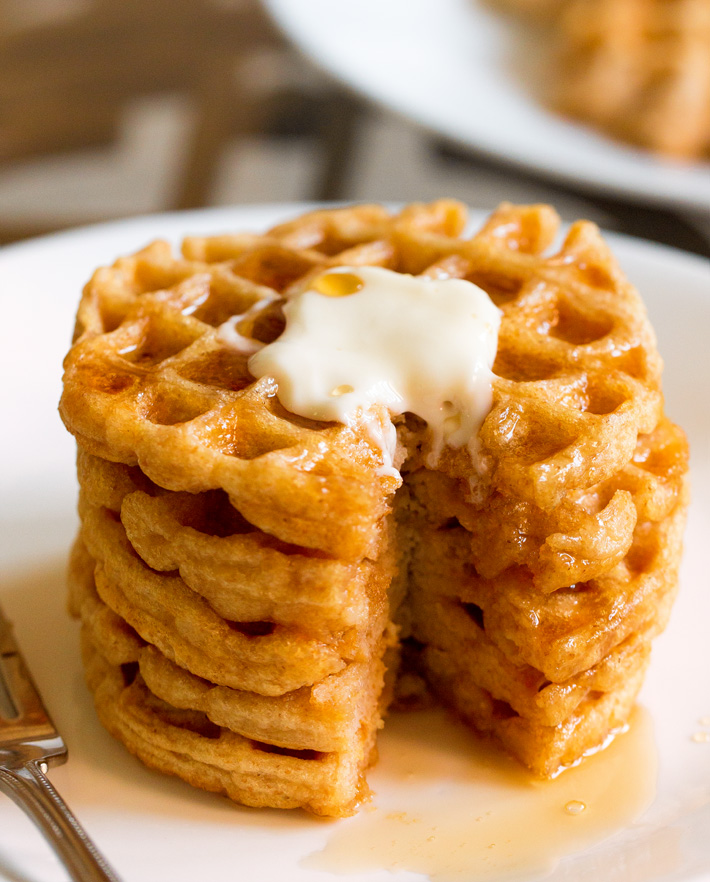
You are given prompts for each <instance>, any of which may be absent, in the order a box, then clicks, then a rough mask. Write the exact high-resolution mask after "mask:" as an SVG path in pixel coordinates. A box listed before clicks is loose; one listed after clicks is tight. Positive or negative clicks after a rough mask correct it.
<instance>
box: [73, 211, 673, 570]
mask: <svg viewBox="0 0 710 882" xmlns="http://www.w3.org/2000/svg"><path fill="white" fill-rule="evenodd" d="M355 211H357V210H355ZM360 211H361V215H357V216H356V219H355V220H354V219H353V210H349V209H344V210H341V211H340V212H339V211H337V210H333V211H327V212H317V213H315V214H311V215H309V216H306V217H305V218H303V219H302V220H301V221H299V222H294V223H293V224H291V225H285V226H283V227H279V228H277V229H275V230H272V231H271V232H270V233H268V234H266V236H265V237H263V238H261V237H256V239H255V238H254V237H247V239H246V240H245V238H244V237H234V240H233V242H231V248H230V240H229V239H225V238H224V237H222V238H221V239H220V240H219V244H218V247H217V248H216V250H212V251H211V250H210V247H209V246H208V245H205V244H204V243H200V242H198V241H195V240H192V241H188V243H187V244H186V246H185V250H186V253H187V254H189V255H195V254H199V255H201V256H203V257H206V258H208V259H209V258H210V257H215V255H216V257H218V258H219V261H220V262H219V263H218V264H217V265H216V266H215V265H214V264H211V263H209V262H202V261H196V260H187V259H186V258H182V259H181V258H174V259H172V261H171V260H170V258H169V256H168V247H167V246H166V245H155V246H152V247H151V248H149V249H147V250H145V251H143V252H141V253H139V254H138V255H136V256H135V257H133V258H124V259H123V260H122V261H119V262H117V264H116V265H115V266H114V267H112V268H110V269H104V270H101V271H99V272H98V273H97V274H96V275H95V276H94V278H93V279H92V281H91V282H90V283H89V284H88V285H87V287H86V290H85V293H84V297H83V301H82V305H81V306H80V310H79V320H78V325H77V341H76V343H75V345H74V346H73V347H72V349H71V351H70V353H69V355H68V356H67V358H66V361H65V376H64V392H63V395H62V400H61V404H60V412H61V415H62V418H63V419H64V421H65V423H66V425H67V427H68V428H69V430H70V431H71V432H72V433H73V434H74V435H75V436H76V438H77V440H78V441H79V443H80V445H81V446H82V447H83V448H84V449H86V450H88V451H89V452H90V453H93V454H94V455H96V456H99V457H101V458H104V459H109V460H112V461H114V462H115V461H119V462H124V463H125V464H127V465H129V466H135V465H139V466H140V468H141V470H142V472H143V473H144V474H145V475H147V477H148V478H150V479H151V480H152V481H154V482H155V483H156V484H159V485H160V486H161V487H164V488H166V489H169V490H180V491H187V492H190V493H195V492H201V491H206V490H213V489H219V488H221V489H223V490H225V491H226V493H227V494H228V496H229V498H230V500H231V502H232V504H233V505H234V507H235V508H236V509H237V510H238V511H239V512H240V513H241V514H242V515H243V516H244V517H245V518H246V520H248V521H249V522H250V523H253V524H255V525H256V526H258V527H259V528H260V529H262V530H264V531H265V532H267V533H270V534H272V535H275V536H277V537H278V538H280V539H282V540H283V541H285V542H291V543H296V544H299V545H307V546H308V547H311V548H316V549H321V550H323V551H326V552H327V553H329V554H332V555H334V556H338V557H349V558H356V557H362V556H364V555H368V554H373V553H376V552H375V548H376V546H377V542H378V539H379V535H378V531H377V525H378V524H379V522H380V521H381V519H382V518H383V516H384V515H385V513H386V511H387V505H386V499H387V496H388V495H389V493H391V492H393V491H394V490H395V489H396V486H397V483H396V480H395V479H394V478H392V477H389V476H380V475H378V468H379V467H380V466H381V464H382V459H381V454H380V453H379V451H378V450H377V449H376V448H373V442H372V441H371V439H370V438H369V436H368V433H367V432H366V430H365V429H364V427H362V428H357V427H355V428H351V427H347V426H340V425H333V424H327V423H322V424H314V423H311V422H309V421H307V420H303V419H300V418H297V417H294V416H293V415H290V414H288V413H287V412H285V411H284V410H283V408H282V407H281V406H280V405H279V403H278V398H277V397H276V395H275V389H274V387H273V383H272V382H270V381H269V380H268V378H265V379H263V380H259V381H256V382H255V381H254V380H253V378H251V377H250V376H249V374H248V371H247V367H246V357H245V356H244V355H243V354H241V353H239V352H236V351H234V350H230V349H229V347H227V346H225V344H224V343H222V342H221V341H220V337H219V334H218V332H217V327H218V326H219V324H221V322H222V321H224V320H225V319H226V318H227V316H228V315H229V314H232V313H237V314H239V313H240V312H244V311H245V310H247V309H249V308H250V307H252V306H253V305H254V304H255V303H256V302H259V300H260V299H261V300H266V304H265V305H264V307H263V309H262V315H263V322H262V323H261V325H260V318H259V317H257V318H256V319H254V320H253V322H252V330H251V332H252V333H253V334H254V335H255V336H256V337H257V338H258V339H266V340H269V339H273V337H274V336H276V334H277V333H278V326H277V327H275V326H274V322H275V319H274V311H275V310H276V307H275V306H274V302H275V301H277V300H278V298H279V297H280V296H288V289H289V286H293V285H297V283H298V282H299V279H301V278H302V277H304V276H305V277H306V278H309V277H310V276H309V273H310V274H311V275H312V273H313V268H314V267H316V268H317V269H322V268H324V267H326V266H333V265H343V264H346V265H348V264H350V265H352V264H357V263H358V262H366V263H372V262H374V261H375V260H376V262H377V264H378V265H382V266H386V267H388V268H394V269H396V270H398V271H401V272H408V273H415V274H416V273H424V272H429V273H442V272H446V273H447V274H448V275H449V276H458V277H464V278H468V279H470V280H471V281H473V282H475V283H476V284H478V285H479V286H481V287H482V288H483V289H484V290H486V291H487V292H488V293H489V294H490V296H491V297H492V299H493V300H494V302H495V303H496V304H497V305H499V306H500V307H501V309H502V311H503V318H502V323H501V331H500V336H499V346H498V357H497V360H496V363H495V365H494V372H495V374H496V375H497V377H498V379H497V380H496V382H495V385H494V403H493V408H492V410H491V412H490V414H489V415H488V417H487V418H486V420H485V422H484V424H483V427H482V429H481V432H480V440H481V454H482V462H483V463H484V470H483V471H484V473H483V475H481V474H477V475H476V478H477V480H478V483H479V484H481V486H482V488H490V489H493V490H498V491H500V492H503V493H507V494H515V495H517V496H518V497H519V498H521V499H524V500H526V501H530V502H534V503H535V504H536V505H538V506H539V507H541V508H542V509H544V510H549V509H551V508H554V506H555V505H557V504H559V502H560V501H561V500H562V499H563V498H564V496H565V495H566V493H568V492H569V491H570V490H572V489H579V488H580V487H588V486H592V485H594V484H596V483H599V482H600V481H603V480H606V479H607V478H609V477H611V476H612V475H613V474H614V473H615V472H616V471H618V469H619V468H622V467H623V466H624V465H625V464H626V463H628V462H629V460H630V459H631V457H632V455H633V451H634V448H635V446H636V440H637V436H638V434H639V433H640V432H642V433H644V432H650V431H652V430H653V428H654V427H655V425H656V423H657V421H658V418H659V416H660V410H661V403H662V402H661V393H660V388H659V379H660V359H659V358H658V355H657V352H656V348H655V341H654V337H653V333H652V331H651V328H650V326H649V324H648V321H647V319H646V315H645V310H644V309H643V306H642V304H641V302H640V300H639V298H638V295H637V294H636V292H635V291H634V290H633V289H632V288H631V286H630V285H629V284H628V282H626V281H625V279H624V278H623V276H622V274H621V272H620V271H619V269H618V267H617V266H616V264H615V262H614V260H613V258H612V256H611V254H610V253H609V251H608V249H607V248H606V246H605V245H604V243H603V242H602V240H601V238H600V236H599V234H598V231H597V230H596V228H595V227H594V226H593V225H592V224H588V223H579V224H576V225H574V226H573V228H572V229H571V231H570V233H569V234H568V235H567V237H566V239H565V242H564V244H563V245H562V247H561V249H560V250H558V251H557V252H556V253H554V254H552V255H544V254H543V253H542V252H543V251H544V249H546V248H547V247H548V246H549V244H550V242H551V240H552V238H553V237H554V235H555V233H556V229H557V220H556V217H555V216H554V214H552V213H551V210H549V209H545V208H542V207H531V208H522V209H521V208H515V207H512V206H504V207H502V208H501V209H499V210H498V211H497V212H496V213H495V214H494V215H493V217H492V218H491V219H490V220H489V222H488V223H487V224H486V225H485V226H484V227H483V229H482V230H481V231H479V232H478V233H477V234H476V235H475V236H474V237H473V238H471V239H466V238H461V237H460V236H458V235H456V233H457V232H458V231H459V230H460V228H461V227H462V225H463V223H464V220H465V216H464V213H463V209H462V208H461V207H460V206H458V205H457V204H450V203H437V204H435V205H434V207H417V206H414V207H412V208H410V209H408V210H407V211H405V212H402V213H401V214H400V215H394V216H389V215H388V214H387V213H386V212H385V211H384V209H380V210H379V211H376V210H375V209H373V208H369V207H365V208H363V209H361V210H360ZM294 242H300V243H305V244H307V246H308V247H307V248H304V247H303V245H301V246H300V247H299V248H295V247H294V245H293V244H292V243H294ZM342 249H344V250H342ZM284 252H287V254H292V255H294V256H293V259H292V260H291V262H289V261H287V260H286V257H285V256H284ZM296 258H298V260H296ZM284 262H285V263H286V266H287V267H288V268H289V270H290V272H286V271H282V272H280V273H277V278H276V279H274V272H275V271H274V266H275V265H276V266H278V267H282V266H283V265H284ZM240 273H244V274H245V275H246V278H242V277H241V276H240V275H239V274H240ZM180 278H183V279H184V281H178V282H177V283H175V282H176V280H177V279H180ZM269 282H271V283H273V284H275V285H276V284H278V286H277V287H276V288H274V289H271V290H270V292H269V294H268V296H266V297H264V296H262V295H263V294H264V286H265V285H266V284H268V283H269ZM171 283H172V285H171ZM276 324H277V323H276ZM464 458H465V454H464V453H463V452H461V451H450V452H449V453H448V455H447V453H446V452H445V455H444V457H443V462H442V469H443V470H445V471H447V470H448V471H450V472H456V474H457V475H460V474H461V472H466V473H467V474H468V476H469V477H473V476H474V475H473V473H474V468H473V465H472V464H471V463H470V461H468V462H467V461H465V460H464ZM462 460H464V461H462ZM447 464H448V465H447Z"/></svg>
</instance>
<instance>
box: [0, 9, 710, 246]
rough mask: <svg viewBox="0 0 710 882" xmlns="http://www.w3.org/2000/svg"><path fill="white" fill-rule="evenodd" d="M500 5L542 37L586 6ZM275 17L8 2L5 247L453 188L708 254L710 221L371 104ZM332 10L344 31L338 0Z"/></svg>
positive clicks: (0, 150) (0, 239)
mask: <svg viewBox="0 0 710 882" xmlns="http://www.w3.org/2000/svg"><path fill="white" fill-rule="evenodd" d="M478 2H479V0H476V3H478ZM485 2H486V3H487V4H488V5H490V4H491V3H493V2H495V6H496V8H500V7H502V6H505V7H507V8H508V9H513V10H514V11H521V10H524V11H525V12H526V13H529V14H527V15H525V16H523V17H522V18H523V21H525V22H527V24H526V25H525V27H526V28H529V29H530V34H531V37H530V39H533V36H532V35H533V34H536V33H537V32H538V29H537V25H536V24H535V22H534V21H533V20H534V19H535V18H541V19H543V20H545V19H546V18H548V19H549V17H553V18H556V16H557V11H558V10H559V9H560V8H561V7H567V6H568V5H569V4H570V2H572V0H485ZM649 2H650V0H649ZM676 2H677V0H676ZM701 2H710V0H701ZM365 5H366V4H365ZM302 8H303V10H305V11H307V10H308V9H309V8H310V7H309V6H308V5H307V4H304V6H303V7H302ZM475 8H476V6H475V5H473V0H472V6H471V9H472V10H473V9H475ZM452 9H453V7H452V6H451V5H450V3H442V6H441V7H440V14H441V16H442V17H444V18H445V17H446V16H451V14H452ZM269 13H271V14H273V9H272V4H270V3H266V2H264V0H261V2H260V0H0V244H2V243H7V242H11V241H14V240H17V239H21V238H25V237H28V236H33V235H37V234H42V233H45V232H52V231H54V230H58V229H62V228H65V227H71V226H77V225H82V224H86V223H92V222H95V221H103V220H110V219H113V218H119V217H126V216H135V215H139V214H146V213H153V212H157V211H165V210H171V209H179V208H199V207H203V206H214V205H231V204H240V205H244V204H248V203H283V202H290V201H311V200H316V201H319V200H332V199H335V200H347V201H359V200H362V201H385V202H386V201H391V202H408V201H413V200H431V199H436V198H439V197H441V196H442V195H450V196H455V197H456V198H458V199H460V200H462V201H464V202H467V203H468V204H470V205H472V206H477V207H481V208H486V207H488V208H492V207H493V206H495V205H497V204H498V203H499V202H500V201H501V200H503V199H506V200H509V201H512V202H518V203H536V202H547V203H551V204H554V205H555V207H556V208H557V209H558V211H559V212H560V214H561V215H562V217H563V218H567V219H574V218H577V217H586V218H588V219H590V220H592V221H595V222H597V223H598V224H600V225H602V226H604V227H607V228H608V229H617V230H621V231H624V232H631V233H633V234H634V235H641V236H646V237H648V238H651V239H655V240H656V241H662V242H671V243H673V244H675V245H677V246H680V247H684V248H687V249H689V250H692V251H696V252H699V253H702V254H706V253H707V251H708V240H707V234H706V232H705V227H706V224H705V223H702V231H701V232H697V231H696V228H695V226H696V225H695V221H694V220H693V219H692V218H690V219H686V218H683V219H680V218H679V217H678V215H677V213H675V212H668V211H666V212H664V211H658V210H657V211H654V212H649V211H645V210H643V209H642V210H639V207H638V206H634V205H625V204H623V203H622V202H619V201H618V200H614V199H611V198H607V197H606V196H605V195H604V194H603V192H601V191H598V190H597V189H596V188H595V189H594V190H592V191H589V190H588V191H587V193H586V194H585V193H584V192H583V190H582V189H581V188H579V189H577V188H572V187H570V186H567V185H565V184H564V183H558V182H556V181H555V179H554V176H550V175H549V174H545V175H543V174H540V175H538V174H536V173H534V172H532V173H531V171H530V170H523V168H522V167H516V166H515V165H512V164H510V163H506V162H505V161H504V160H505V157H503V158H499V157H496V156H491V155H489V154H485V153H483V152H481V151H477V150H474V149H472V148H471V147H470V146H469V145H465V144H461V143H456V144H453V143H452V142H450V141H448V140H447V139H446V138H445V137H442V136H440V134H439V133H437V132H436V131H435V130H431V131H430V130H428V129H424V128H422V127H421V126H420V125H418V124H417V123H416V122H415V121H414V120H413V119H411V118H409V117H405V116H402V115H401V114H394V113H391V112H388V111H387V110H383V109H381V108H379V107H378V106H377V104H376V102H374V101H366V100H365V99H363V98H362V97H360V96H359V95H356V94H355V92H354V91H353V90H352V89H351V88H348V87H346V86H344V85H342V82H341V80H342V81H343V82H348V81H347V79H346V78H345V79H343V78H342V77H341V78H338V77H334V76H333V75H332V74H328V73H325V72H324V71H323V70H322V69H317V68H316V67H315V66H314V65H313V64H312V63H311V61H310V60H308V58H307V57H304V55H302V54H301V52H299V51H297V50H296V49H294V48H293V47H292V46H291V44H290V43H289V42H288V41H287V40H286V39H285V38H283V37H282V35H281V32H280V30H278V28H277V27H276V26H275V25H274V24H273V23H272V19H271V17H270V14H269ZM330 19H331V22H330V26H331V27H332V28H335V29H336V32H337V33H338V34H339V39H343V37H342V33H343V25H342V20H343V19H342V13H341V12H340V11H339V9H338V7H337V6H333V9H332V13H331V15H330ZM277 20H278V19H277ZM281 26H283V22H281V21H279V27H281ZM345 33H347V34H348V36H347V39H350V38H351V36H350V34H349V31H347V28H346V29H345ZM353 38H354V37H353ZM289 39H292V35H291V34H289ZM331 48H332V47H331ZM301 51H302V52H303V51H305V50H304V49H303V48H301ZM309 54H310V53H307V52H306V55H309ZM321 67H323V65H321ZM391 73H392V72H391V71H390V74H391ZM390 74H388V75H390ZM384 75H385V73H384V72H383V76H384Z"/></svg>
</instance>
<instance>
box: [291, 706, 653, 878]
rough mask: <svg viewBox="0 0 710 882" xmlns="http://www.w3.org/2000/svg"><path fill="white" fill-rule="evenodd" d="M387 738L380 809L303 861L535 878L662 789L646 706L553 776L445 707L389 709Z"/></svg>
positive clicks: (334, 867) (345, 826) (376, 802)
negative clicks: (542, 777) (600, 746)
mask: <svg viewBox="0 0 710 882" xmlns="http://www.w3.org/2000/svg"><path fill="white" fill-rule="evenodd" d="M378 747H379V751H380V759H379V762H378V764H377V766H376V767H375V769H373V770H372V771H371V772H370V774H369V775H368V781H369V783H370V786H371V788H372V790H373V793H374V797H373V803H372V806H364V807H363V808H362V809H361V811H360V814H359V815H357V816H356V817H354V818H352V819H347V820H344V821H339V822H337V824H336V829H335V830H334V832H333V834H332V835H331V837H330V839H329V840H328V842H327V843H326V846H325V848H324V849H323V851H320V852H317V853H315V854H312V855H309V856H308V857H307V858H305V860H303V861H302V862H301V866H303V867H307V868H312V869H318V870H328V871H330V872H335V873H339V874H344V875H347V874H348V873H356V872H363V871H374V870H383V869H386V870H390V871H401V870H409V871H411V872H414V873H421V874H423V875H424V876H428V877H429V878H430V879H432V880H436V882H461V880H467V882H471V880H479V879H480V880H488V879H501V878H513V877H519V876H527V877H531V876H533V875H537V874H542V873H546V872H549V871H550V870H552V869H553V868H554V866H555V865H556V864H557V862H558V861H559V859H560V858H561V857H563V856H564V855H567V854H571V853H573V852H579V851H582V850H584V849H586V848H588V847H590V846H591V845H593V844H594V843H597V842H599V841H600V840H602V839H604V838H606V837H608V836H610V835H611V834H613V833H614V832H615V831H617V830H619V829H620V828H622V827H625V826H628V825H629V824H630V823H632V822H633V821H634V820H635V819H636V818H637V817H638V816H639V815H640V814H641V813H642V812H643V810H644V809H645V808H647V807H648V805H650V803H651V801H652V799H653V796H654V793H655V784H656V763H657V756H656V749H655V744H654V741H653V731H652V724H651V719H650V716H649V714H648V712H646V711H645V710H644V709H642V708H636V710H635V711H634V713H633V716H632V720H631V726H630V728H629V731H628V732H626V733H624V734H621V735H619V736H617V738H616V739H615V740H614V741H613V742H612V743H611V744H610V745H609V747H607V748H606V750H603V751H601V752H600V753H598V754H596V755H595V756H592V757H588V758H587V759H586V760H585V761H584V762H583V763H581V764H580V765H579V766H578V767H576V768H573V769H570V770H568V771H567V772H565V773H563V774H562V775H560V776H559V777H558V778H556V779H555V780H554V781H539V780H537V779H535V778H532V777H531V776H530V775H529V774H528V773H527V772H526V771H525V770H524V769H522V767H520V766H519V765H518V764H517V763H516V762H515V761H513V760H511V759H510V758H508V757H506V756H505V755H504V754H503V753H502V752H501V751H499V750H498V749H497V748H496V747H494V746H492V745H490V744H487V743H484V742H481V741H479V740H477V739H474V738H472V737H471V734H470V733H469V732H468V730H466V729H465V728H464V727H463V726H461V725H460V724H457V723H455V722H452V720H451V718H449V717H448V716H446V715H445V714H444V713H443V712H442V711H424V712H414V713H407V714H393V715H391V716H390V717H389V718H388V720H387V725H386V727H385V730H384V732H383V734H382V735H381V736H380V739H379V741H378Z"/></svg>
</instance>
